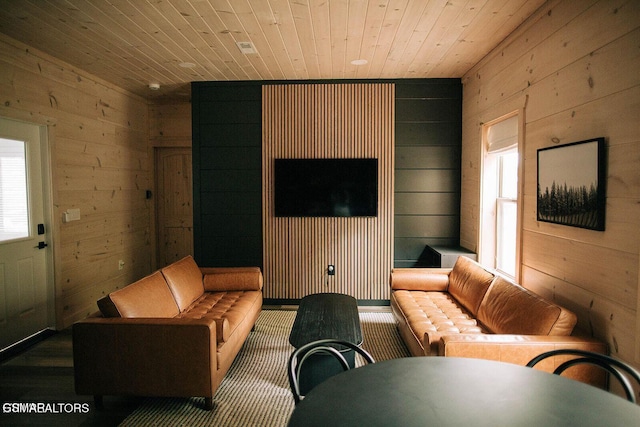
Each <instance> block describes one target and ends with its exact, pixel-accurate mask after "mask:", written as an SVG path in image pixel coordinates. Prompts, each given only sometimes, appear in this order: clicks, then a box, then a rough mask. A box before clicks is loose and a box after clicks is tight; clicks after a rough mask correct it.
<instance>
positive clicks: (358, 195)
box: [273, 158, 378, 217]
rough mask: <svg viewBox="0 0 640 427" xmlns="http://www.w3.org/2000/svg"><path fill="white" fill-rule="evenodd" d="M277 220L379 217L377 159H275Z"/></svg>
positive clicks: (274, 201)
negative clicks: (283, 218) (281, 218)
mask: <svg viewBox="0 0 640 427" xmlns="http://www.w3.org/2000/svg"><path fill="white" fill-rule="evenodd" d="M273 199H274V200H273V205H274V215H275V216H277V217H353V216H360V217H367V216H376V215H377V214H378V159H369V158H361V159H360V158H358V159H356V158H347V159H344V158H343V159H275V164H274V180H273Z"/></svg>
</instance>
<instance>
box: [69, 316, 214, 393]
mask: <svg viewBox="0 0 640 427" xmlns="http://www.w3.org/2000/svg"><path fill="white" fill-rule="evenodd" d="M216 350H217V342H216V322H215V321H214V320H213V319H179V318H170V319H165V318H153V319H149V318H133V319H132V318H103V317H91V318H87V319H84V320H81V321H79V322H77V323H75V324H74V325H73V361H74V372H75V386H76V393H78V394H93V395H108V394H120V393H122V392H126V393H127V394H134V395H142V396H162V395H164V396H209V397H210V396H211V395H212V393H213V387H212V380H213V376H214V374H215V371H216V370H217V368H218V367H217V354H216Z"/></svg>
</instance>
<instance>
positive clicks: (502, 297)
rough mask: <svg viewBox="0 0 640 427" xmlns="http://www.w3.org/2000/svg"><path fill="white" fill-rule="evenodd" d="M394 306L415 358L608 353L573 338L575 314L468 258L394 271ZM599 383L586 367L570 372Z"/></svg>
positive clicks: (514, 358)
mask: <svg viewBox="0 0 640 427" xmlns="http://www.w3.org/2000/svg"><path fill="white" fill-rule="evenodd" d="M390 282H391V309H392V312H393V314H394V317H395V319H396V321H397V323H398V329H399V331H400V335H401V336H402V338H403V340H404V342H405V343H406V345H407V347H408V348H409V351H410V352H411V354H412V355H413V356H449V357H471V358H479V359H491V360H497V361H503V362H509V363H515V364H519V365H526V364H527V362H529V361H530V360H531V359H532V358H533V357H535V356H537V355H538V354H540V353H543V352H545V351H549V350H553V349H557V348H574V349H575V348H577V349H583V350H589V351H595V352H600V353H606V352H607V346H606V344H605V343H603V342H600V341H598V340H595V339H593V338H587V337H578V336H572V335H571V334H572V332H573V329H574V326H575V324H576V320H577V319H576V316H575V314H573V313H572V312H570V311H568V310H566V309H564V308H562V307H560V306H558V305H556V304H554V303H553V302H550V301H547V300H545V299H543V298H542V297H540V296H538V295H536V294H534V293H533V292H530V291H529V290H527V289H525V288H523V287H522V286H520V285H518V284H516V283H513V282H512V281H509V280H507V279H506V278H504V277H501V276H498V275H496V274H494V273H493V272H491V271H489V270H487V269H485V268H483V267H482V266H481V265H480V264H478V263H477V262H475V261H472V260H471V259H469V258H466V257H462V256H461V257H459V258H458V260H457V261H456V264H455V265H454V267H453V268H452V269H451V268H406V269H394V270H393V272H392V273H391V279H390ZM565 360H567V357H566V356H565V357H564V358H561V357H556V358H552V359H548V360H546V361H545V362H546V363H545V364H544V365H537V366H536V368H539V369H543V370H546V371H549V372H551V371H553V369H554V367H555V366H557V365H558V364H559V363H562V362H563V361H565ZM567 376H570V377H573V378H574V379H578V380H581V381H584V382H587V383H591V384H593V385H597V386H601V387H602V386H604V383H605V376H604V375H603V374H602V373H601V372H600V371H599V370H598V369H596V368H594V367H591V366H585V365H583V367H580V368H579V367H574V368H572V369H571V370H568V371H567Z"/></svg>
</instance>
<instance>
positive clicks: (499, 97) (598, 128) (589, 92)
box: [461, 0, 640, 366]
mask: <svg viewBox="0 0 640 427" xmlns="http://www.w3.org/2000/svg"><path fill="white" fill-rule="evenodd" d="M638 40H640V2H637V1H622V0H600V1H594V0H590V1H584V2H575V1H572V0H555V1H550V2H548V3H547V4H546V5H545V6H544V7H543V8H541V9H540V10H539V11H538V12H537V13H536V14H534V15H533V16H532V17H531V18H530V19H528V20H527V21H526V22H525V23H524V24H523V25H522V26H520V27H519V28H518V30H516V32H514V33H513V34H512V35H511V36H509V37H508V38H507V39H506V40H505V41H504V42H503V43H502V44H501V45H500V46H498V48H497V49H495V50H494V51H493V52H492V53H491V54H490V55H488V56H487V57H486V58H485V59H484V60H483V61H481V62H480V63H479V64H478V65H477V66H475V67H474V68H473V69H472V70H471V71H470V72H469V73H467V74H466V75H465V76H464V78H463V85H464V92H463V151H462V165H463V166H462V208H461V242H462V244H463V246H465V247H467V248H469V249H472V250H476V249H477V245H478V218H479V215H480V211H479V209H480V207H479V200H480V196H479V195H480V183H481V176H480V169H481V168H480V165H481V154H480V153H481V150H480V143H481V124H482V123H486V122H488V121H490V120H493V119H496V118H498V117H501V116H503V115H505V114H508V113H510V112H512V111H515V110H519V109H520V111H522V112H523V114H524V119H525V124H524V130H525V132H524V151H523V153H522V154H523V159H524V162H523V167H524V175H523V176H524V183H523V184H524V185H523V188H524V195H523V201H524V205H523V221H522V223H523V226H522V230H521V233H522V239H523V243H522V257H521V259H522V262H521V270H522V284H523V285H524V286H526V287H528V288H531V289H533V290H535V291H537V292H539V293H541V294H543V295H545V296H547V297H549V298H553V299H554V300H556V301H557V302H559V303H561V304H562V305H564V306H566V307H567V308H569V309H571V310H573V311H574V312H576V314H577V315H578V318H579V326H580V327H581V328H582V329H583V330H585V331H586V332H587V333H592V334H593V335H594V336H596V337H598V338H600V339H603V340H606V342H607V343H609V346H610V349H611V353H612V354H613V355H615V356H617V357H620V358H622V359H623V360H626V361H628V362H632V363H635V364H636V365H638V366H640V329H639V328H640V310H639V306H640V296H639V290H638V288H639V274H638V265H639V250H640V247H639V245H638V242H639V241H640V179H638V177H639V175H638V169H639V167H640V127H639V126H638V118H639V117H640V104H639V103H638V100H639V99H640V73H638V70H639V69H640V49H639V45H638ZM600 136H604V137H606V139H607V156H608V165H607V169H608V172H607V176H608V179H607V203H606V230H605V231H604V232H598V231H591V230H584V229H579V228H574V227H567V226H562V225H556V224H550V223H544V222H538V221H536V188H537V175H536V171H537V164H536V161H537V160H536V153H537V150H538V149H540V148H543V147H549V146H554V145H559V144H566V143H570V142H574V141H581V140H585V139H589V138H593V137H600Z"/></svg>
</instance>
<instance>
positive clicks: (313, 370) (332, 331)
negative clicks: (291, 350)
mask: <svg viewBox="0 0 640 427" xmlns="http://www.w3.org/2000/svg"><path fill="white" fill-rule="evenodd" d="M328 338H333V339H339V340H345V341H349V342H351V343H353V344H356V345H358V346H359V345H362V329H361V327H360V317H359V315H358V303H357V301H356V300H355V298H353V297H351V296H349V295H344V294H336V293H320V294H312V295H307V296H306V297H304V298H302V300H301V301H300V305H299V307H298V313H297V314H296V319H295V321H294V322H293V327H292V328H291V334H290V335H289V342H290V343H291V345H293V346H294V347H295V348H300V347H302V346H303V345H305V344H308V343H310V342H312V341H317V340H321V339H328ZM338 350H340V351H341V352H342V355H343V356H345V358H346V359H347V361H348V362H349V365H350V366H351V367H353V366H354V364H355V352H354V351H353V350H349V349H345V348H338ZM339 372H342V367H341V366H340V364H339V363H338V362H337V360H335V359H334V358H333V357H331V356H323V355H317V356H315V355H314V356H312V357H310V358H309V359H308V360H307V362H305V364H304V365H303V367H302V370H301V372H300V389H301V392H302V394H306V393H307V392H308V391H309V390H311V389H312V388H313V387H314V386H315V385H316V384H319V383H320V382H322V381H324V380H325V379H327V378H328V377H330V376H332V375H335V374H336V373H339Z"/></svg>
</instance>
